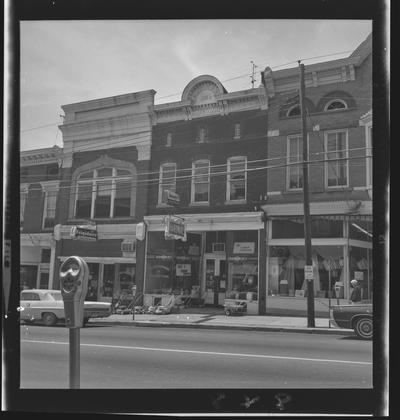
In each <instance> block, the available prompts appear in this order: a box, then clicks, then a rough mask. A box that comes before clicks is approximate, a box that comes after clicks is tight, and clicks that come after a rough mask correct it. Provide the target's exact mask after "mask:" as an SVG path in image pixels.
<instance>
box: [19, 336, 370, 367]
mask: <svg viewBox="0 0 400 420" xmlns="http://www.w3.org/2000/svg"><path fill="white" fill-rule="evenodd" d="M21 342H26V343H42V344H64V345H68V344H69V343H68V342H62V341H40V340H21ZM81 347H105V348H111V349H125V350H147V351H164V352H173V353H192V354H208V355H217V356H236V357H256V358H263V359H284V360H301V361H305V362H324V363H348V364H356V365H372V362H360V361H352V360H334V359H312V358H307V357H290V356H270V355H266V354H249V353H225V352H216V351H201V350H181V349H163V348H154V347H136V346H115V345H111V344H83V343H81Z"/></svg>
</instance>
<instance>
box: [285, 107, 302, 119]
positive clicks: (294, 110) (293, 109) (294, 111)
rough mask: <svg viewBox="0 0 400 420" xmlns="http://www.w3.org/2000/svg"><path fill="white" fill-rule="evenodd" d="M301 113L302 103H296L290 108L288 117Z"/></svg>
mask: <svg viewBox="0 0 400 420" xmlns="http://www.w3.org/2000/svg"><path fill="white" fill-rule="evenodd" d="M300 114H301V110H300V105H294V106H292V107H291V108H289V109H288V112H287V114H286V116H287V117H296V116H298V115H300Z"/></svg>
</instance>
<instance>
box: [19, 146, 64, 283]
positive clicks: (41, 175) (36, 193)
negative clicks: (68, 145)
mask: <svg viewBox="0 0 400 420" xmlns="http://www.w3.org/2000/svg"><path fill="white" fill-rule="evenodd" d="M61 159H62V149H61V148H59V147H57V146H54V147H50V148H45V149H36V150H29V151H24V152H21V155H20V197H21V201H20V230H21V235H20V244H21V248H20V287H21V288H35V287H37V288H39V287H41V288H48V287H51V286H52V284H53V271H54V270H53V267H54V261H55V242H54V237H53V227H54V224H55V212H56V200H57V195H58V187H59V166H60V164H61Z"/></svg>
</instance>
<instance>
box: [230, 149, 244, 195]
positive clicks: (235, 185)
mask: <svg viewBox="0 0 400 420" xmlns="http://www.w3.org/2000/svg"><path fill="white" fill-rule="evenodd" d="M246 181H247V159H246V157H244V156H238V157H232V158H229V159H228V165H227V200H228V201H242V200H246V184H247V182H246Z"/></svg>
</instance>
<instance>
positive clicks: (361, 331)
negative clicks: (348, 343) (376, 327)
mask: <svg viewBox="0 0 400 420" xmlns="http://www.w3.org/2000/svg"><path fill="white" fill-rule="evenodd" d="M354 332H355V333H356V335H357V336H358V337H360V338H362V339H363V340H371V339H372V319H371V318H358V319H357V320H356V322H355V324H354Z"/></svg>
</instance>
